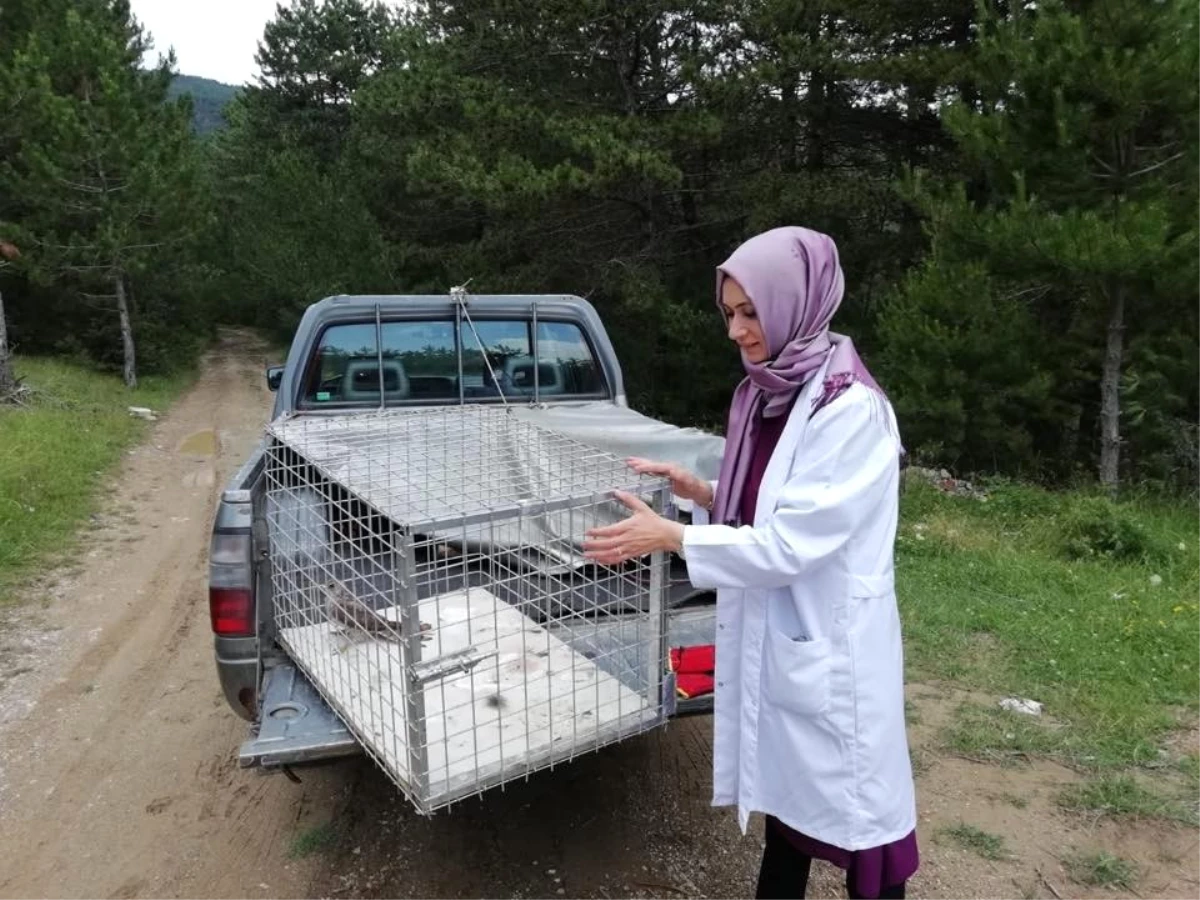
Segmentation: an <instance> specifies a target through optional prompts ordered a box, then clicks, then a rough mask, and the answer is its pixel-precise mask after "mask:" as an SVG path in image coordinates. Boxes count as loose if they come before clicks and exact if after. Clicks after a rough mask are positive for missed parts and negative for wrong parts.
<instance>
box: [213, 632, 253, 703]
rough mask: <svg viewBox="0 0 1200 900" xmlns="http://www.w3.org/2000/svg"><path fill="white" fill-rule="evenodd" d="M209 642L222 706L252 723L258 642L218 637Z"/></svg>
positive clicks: (250, 638)
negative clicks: (215, 664) (211, 642)
mask: <svg viewBox="0 0 1200 900" xmlns="http://www.w3.org/2000/svg"><path fill="white" fill-rule="evenodd" d="M213 642H214V653H215V656H216V660H217V676H218V678H219V679H220V681H221V692H222V693H223V694H224V695H225V702H226V703H228V704H229V706H230V708H231V709H232V710H233V711H234V712H235V713H237V714H238V715H239V716H241V717H242V718H243V719H245V720H246V721H247V722H253V721H254V720H255V719H256V718H258V638H253V637H244V638H228V637H218V638H214V639H213Z"/></svg>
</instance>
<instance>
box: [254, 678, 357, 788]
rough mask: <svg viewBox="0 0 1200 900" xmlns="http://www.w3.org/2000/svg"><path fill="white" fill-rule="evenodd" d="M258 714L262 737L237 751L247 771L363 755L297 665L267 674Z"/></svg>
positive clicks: (257, 737) (259, 736) (259, 729)
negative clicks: (256, 768)
mask: <svg viewBox="0 0 1200 900" xmlns="http://www.w3.org/2000/svg"><path fill="white" fill-rule="evenodd" d="M260 709H261V710H262V716H261V718H260V720H259V726H258V734H257V735H256V736H255V737H252V738H251V739H250V740H248V741H246V742H245V743H244V744H242V747H241V750H240V751H239V752H238V762H239V764H240V765H242V766H243V767H250V766H264V767H267V768H270V767H273V766H284V765H294V764H298V763H304V762H316V761H318V760H322V759H331V758H333V757H338V756H347V755H349V754H353V753H357V752H358V750H359V746H358V742H357V741H356V740H355V739H354V735H352V734H351V733H350V732H349V731H347V730H346V726H345V725H343V724H342V720H341V719H339V718H338V716H337V713H335V712H334V711H333V710H332V709H330V708H329V707H328V706H327V705H326V703H325V701H324V700H323V699H322V698H321V695H320V694H318V693H317V690H316V688H314V687H313V686H312V683H311V682H310V681H309V680H308V679H307V678H305V677H304V674H303V673H302V672H301V671H300V670H299V669H297V668H296V667H295V666H292V665H287V664H280V665H277V666H275V667H273V668H271V669H268V670H267V672H266V674H265V676H264V677H263V697H262V702H261V705H260Z"/></svg>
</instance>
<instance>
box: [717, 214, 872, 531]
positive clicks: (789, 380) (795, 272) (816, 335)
mask: <svg viewBox="0 0 1200 900" xmlns="http://www.w3.org/2000/svg"><path fill="white" fill-rule="evenodd" d="M726 278H732V279H734V280H735V281H737V283H738V284H740V285H741V287H742V290H744V291H745V292H746V295H747V296H748V297H749V298H750V300H751V302H752V303H753V304H754V309H755V312H756V314H757V316H758V320H759V322H760V323H761V324H762V330H763V337H764V339H765V340H766V342H767V349H768V351H769V352H770V354H771V356H770V359H769V360H768V361H767V362H764V363H750V362H746V361H745V360H743V365H744V366H745V369H746V379H745V380H744V381H742V383H741V384H739V385H738V387H737V390H735V391H734V394H733V405H732V408H731V409H730V411H729V428H728V431H727V433H726V437H725V456H724V459H723V460H722V462H721V473H720V476H719V478H718V482H717V493H716V496H715V497H714V498H713V509H712V521H713V522H716V523H727V522H729V521H730V520H731V518H732V517H734V515H735V511H736V509H737V507H738V503H739V502H740V498H741V496H742V489H743V488H744V486H745V483H746V474H747V472H748V471H749V469H750V460H751V457H752V456H753V454H754V441H755V438H756V436H757V431H758V427H757V426H758V418H759V417H758V415H757V413H758V411H759V410H760V409H761V410H762V415H763V416H764V417H765V418H772V417H774V416H779V415H783V414H784V413H786V412H787V411H788V409H789V408H790V406H791V403H792V401H793V399H794V398H795V396H796V394H797V393H798V392H799V391H800V389H801V388H803V387H804V385H805V384H807V383H808V381H809V380H811V379H812V378H813V377H814V376H815V375H816V373H817V372H818V371H819V370H820V368H821V366H822V365H823V364H824V363H825V360H826V358H827V357H829V356H831V355H832V359H831V360H830V364H829V369H828V370H827V372H826V376H825V382H824V384H823V385H822V388H821V390H819V391H817V392H816V396H815V399H814V401H813V408H812V409H811V410H808V411H807V412H808V414H811V413H812V412H815V411H816V410H817V409H820V408H821V407H822V406H824V405H826V404H828V403H829V402H831V401H832V400H833V399H834V398H836V397H837V396H838V395H839V394H841V393H842V392H843V391H845V390H846V389H847V388H848V387H850V385H851V384H853V383H854V382H856V381H858V382H862V383H863V384H865V385H866V386H867V387H869V388H871V389H872V390H875V391H878V392H879V393H880V394H882V393H883V392H882V391H881V390H880V388H879V385H878V384H876V383H875V379H874V378H872V377H871V373H870V372H868V371H867V368H866V366H865V365H863V362H862V360H861V359H860V358H859V356H858V352H857V351H856V350H855V349H854V343H853V342H852V341H851V340H850V339H849V338H848V337H845V336H844V335H840V334H834V333H833V332H831V331H830V330H829V322H830V320H831V319H832V318H833V314H834V313H835V312H836V311H837V308H838V307H839V306H840V305H841V302H842V290H843V287H844V281H843V278H842V267H841V265H840V264H839V262H838V252H837V246H836V245H835V244H834V242H833V239H832V238H830V237H828V236H827V235H824V234H820V233H818V232H816V231H810V230H809V229H807V228H795V227H787V228H776V229H774V230H772V231H767V232H764V233H763V234H760V235H758V236H756V237H752V238H750V240H748V241H746V242H745V243H744V244H742V245H741V246H740V247H738V248H737V250H735V251H734V252H733V255H732V256H730V257H729V259H727V260H726V261H725V262H724V263H723V264H722V265H721V266H719V267H718V268H717V305H718V306H720V305H721V288H722V286H723V285H724V282H725V279H726Z"/></svg>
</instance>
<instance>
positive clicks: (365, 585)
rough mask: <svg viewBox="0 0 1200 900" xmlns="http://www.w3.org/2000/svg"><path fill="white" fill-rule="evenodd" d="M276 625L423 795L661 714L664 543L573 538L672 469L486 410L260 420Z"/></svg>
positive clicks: (357, 728)
mask: <svg viewBox="0 0 1200 900" xmlns="http://www.w3.org/2000/svg"><path fill="white" fill-rule="evenodd" d="M266 483H267V491H266V515H267V523H268V528H269V535H270V572H271V581H272V588H273V594H274V623H273V624H274V628H275V632H276V634H275V636H276V639H277V640H278V641H279V643H280V644H282V645H283V646H284V647H285V648H286V649H287V651H288V652H289V654H290V655H291V656H292V657H293V659H294V660H295V661H296V663H297V664H298V665H299V666H300V667H301V668H303V669H304V670H305V672H306V674H307V675H308V676H309V678H310V679H311V680H312V681H313V683H314V684H315V685H316V687H317V689H318V690H319V691H320V692H321V693H322V695H323V696H324V697H325V699H326V700H327V701H328V702H329V704H330V705H331V706H332V707H333V708H334V709H336V710H337V711H338V713H339V714H340V716H341V717H342V718H343V720H344V721H345V722H346V724H347V727H349V728H350V729H351V731H353V732H354V733H355V735H356V737H357V738H358V739H359V741H360V743H361V744H362V745H363V747H364V748H365V749H366V750H367V752H368V753H369V754H370V755H371V756H372V757H373V758H374V759H375V760H376V762H378V763H379V765H380V766H381V767H382V768H383V769H384V770H385V771H386V772H387V773H388V775H390V776H391V778H392V779H393V780H394V781H395V782H396V784H397V785H398V786H399V787H400V789H401V790H402V791H404V793H405V794H406V795H407V796H408V797H409V799H410V800H412V802H413V803H414V804H415V805H416V807H417V808H418V809H419V810H421V811H423V812H432V811H433V810H435V809H437V808H439V807H442V806H445V805H447V804H449V803H453V802H454V801H456V800H458V799H461V798H463V797H465V796H468V795H471V794H475V793H479V792H481V791H483V790H485V789H487V788H489V787H493V786H496V785H500V784H503V783H505V782H507V781H510V780H512V779H515V778H521V777H525V776H528V775H529V774H531V773H532V772H534V771H537V770H538V769H541V768H544V767H548V766H552V765H554V764H555V763H558V762H562V761H566V760H569V759H572V758H574V757H576V756H578V755H580V754H582V753H585V752H588V751H591V750H596V749H599V748H600V747H602V746H605V745H606V744H610V743H613V742H616V741H619V740H622V739H624V738H626V737H629V736H631V735H634V734H638V733H640V732H643V731H646V730H649V729H651V728H653V727H655V726H657V725H659V724H661V723H662V722H664V721H665V719H666V715H667V713H668V711H669V710H668V706H669V704H670V702H671V698H672V697H673V691H672V690H671V688H670V686H669V684H666V683H664V682H665V680H667V679H668V678H669V676H668V675H667V674H666V668H667V667H666V621H667V619H666V603H665V591H666V580H667V578H666V574H667V573H666V566H667V559H666V554H655V555H653V556H651V557H648V558H645V559H642V560H637V561H632V562H630V563H628V564H626V565H624V566H621V567H598V566H595V565H594V564H592V563H590V561H588V560H586V559H584V558H583V556H582V555H581V546H582V542H583V538H584V534H585V532H586V531H587V530H588V529H589V528H591V527H593V526H595V525H598V524H605V523H608V522H614V521H618V520H619V519H620V518H622V517H623V516H624V515H625V514H626V512H625V511H624V509H623V507H621V506H620V505H619V504H617V503H616V501H615V500H613V498H612V492H613V491H614V490H615V489H623V490H627V491H629V492H630V493H633V494H636V495H638V496H640V497H641V498H642V499H643V500H645V501H646V502H647V503H649V504H650V505H651V506H652V507H654V508H655V509H657V510H659V511H660V512H663V513H665V514H668V515H669V514H671V510H670V507H669V502H670V496H671V495H670V489H669V483H668V482H667V481H666V480H664V479H660V478H650V477H645V476H639V475H636V474H635V473H633V472H632V471H631V470H630V469H629V468H628V467H627V466H626V465H625V464H624V463H623V462H622V461H621V460H620V459H617V458H616V457H614V456H612V455H611V454H608V453H605V452H602V451H600V450H597V449H595V448H593V447H590V446H587V445H585V444H583V443H580V442H579V441H577V440H573V439H571V438H569V437H566V436H564V435H561V434H558V433H556V432H554V431H551V430H549V429H546V428H543V427H540V426H538V425H535V424H533V423H530V422H528V421H524V420H522V419H521V418H520V417H517V416H514V415H511V414H510V413H509V412H508V411H507V410H506V409H503V408H489V407H479V406H476V407H471V406H466V407H452V408H434V409H421V410H381V411H375V412H368V413H358V414H348V415H336V416H327V415H309V416H293V417H290V418H286V419H282V420H279V421H277V422H275V423H273V424H272V425H271V426H270V427H269V429H268V450H267V464H266Z"/></svg>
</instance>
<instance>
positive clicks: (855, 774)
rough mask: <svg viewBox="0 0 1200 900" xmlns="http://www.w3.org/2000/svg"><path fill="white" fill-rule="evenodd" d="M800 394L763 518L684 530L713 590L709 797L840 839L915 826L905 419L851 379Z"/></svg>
mask: <svg viewBox="0 0 1200 900" xmlns="http://www.w3.org/2000/svg"><path fill="white" fill-rule="evenodd" d="M822 381H823V372H821V373H818V375H817V377H815V378H813V379H812V380H811V381H810V382H809V384H808V385H807V386H806V388H805V389H804V390H803V391H802V393H801V396H800V397H799V400H798V402H797V403H796V404H795V406H794V407H793V411H792V414H791V417H790V419H789V421H788V423H787V425H786V426H785V428H784V431H783V434H782V436H781V437H780V440H779V443H778V445H777V447H776V449H775V452H774V454H773V455H772V457H771V461H770V465H769V466H768V467H767V470H766V473H765V474H764V476H763V480H762V484H761V486H760V488H759V494H758V505H757V509H756V514H755V520H754V527H753V528H751V527H748V526H747V527H742V528H730V527H728V526H725V525H712V524H707V522H706V519H705V517H704V514H703V511H701V510H697V515H696V516H695V517H694V518H693V522H694V523H695V524H692V525H689V526H686V527H685V529H684V539H683V555H684V558H685V559H686V561H687V566H688V573H689V576H690V579H691V581H692V583H693V584H694V585H695V586H696V587H699V588H715V589H716V591H717V642H716V666H717V668H716V682H717V684H716V692H715V717H714V740H713V805H715V806H729V805H734V804H736V805H737V807H738V818H739V823H740V825H741V827H742V831H743V833H744V832H745V831H746V827H747V823H748V821H749V818H750V814H751V813H752V812H762V813H767V814H770V815H773V816H775V817H777V818H778V819H780V820H781V821H782V822H783V823H784V824H786V825H789V826H791V827H792V828H794V829H796V830H797V831H800V832H803V833H804V834H807V835H809V836H811V837H814V838H816V839H817V840H820V841H824V842H825V843H827V844H832V845H834V846H837V847H841V848H843V849H845V850H862V849H866V848H869V847H876V846H879V845H881V844H887V843H889V842H891V841H894V840H898V839H899V838H902V837H904V836H905V835H907V834H908V833H909V832H910V831H912V830H913V828H914V827H915V826H916V804H915V800H914V791H913V779H912V766H911V762H910V759H909V750H908V740H907V735H906V731H905V723H904V686H903V685H904V663H903V654H902V650H901V640H900V618H899V614H898V612H897V608H896V595H895V590H894V583H893V568H892V561H893V542H894V539H895V533H896V522H897V517H898V493H899V484H898V482H899V453H900V444H899V438H898V436H897V429H896V425H895V418H894V416H893V413H892V410H891V407H890V405H889V404H888V403H887V402H886V400H884V399H883V398H882V397H880V396H879V395H878V394H877V393H876V392H874V391H872V390H870V389H869V388H866V387H864V386H863V385H861V384H854V385H852V386H851V387H850V388H849V389H848V390H846V391H845V393H843V394H842V395H841V396H840V397H838V398H837V399H835V400H834V401H833V402H832V403H831V404H829V405H828V406H827V407H825V409H823V410H821V411H820V412H819V413H818V414H817V415H816V416H814V417H812V418H811V419H810V418H809V415H808V412H809V410H810V409H811V403H812V391H813V390H814V388H815V387H817V386H819V385H820V384H821V382H822Z"/></svg>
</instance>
